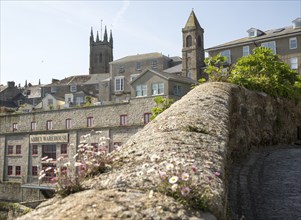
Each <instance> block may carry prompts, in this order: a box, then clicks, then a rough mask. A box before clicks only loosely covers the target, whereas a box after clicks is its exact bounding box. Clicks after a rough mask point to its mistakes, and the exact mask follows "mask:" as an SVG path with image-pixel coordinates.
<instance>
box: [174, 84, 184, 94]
mask: <svg viewBox="0 0 301 220" xmlns="http://www.w3.org/2000/svg"><path fill="white" fill-rule="evenodd" d="M173 94H174V95H176V96H181V95H182V86H180V85H178V84H177V85H174V86H173Z"/></svg>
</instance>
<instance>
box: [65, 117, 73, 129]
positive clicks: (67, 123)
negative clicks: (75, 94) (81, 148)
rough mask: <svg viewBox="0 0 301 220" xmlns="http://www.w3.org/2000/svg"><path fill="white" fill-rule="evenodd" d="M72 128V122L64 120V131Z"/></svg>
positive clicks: (68, 119)
mask: <svg viewBox="0 0 301 220" xmlns="http://www.w3.org/2000/svg"><path fill="white" fill-rule="evenodd" d="M71 127H72V120H71V119H70V118H67V119H66V129H70V128H71Z"/></svg>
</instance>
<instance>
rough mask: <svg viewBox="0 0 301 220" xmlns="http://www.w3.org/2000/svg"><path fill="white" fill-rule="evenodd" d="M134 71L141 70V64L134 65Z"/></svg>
mask: <svg viewBox="0 0 301 220" xmlns="http://www.w3.org/2000/svg"><path fill="white" fill-rule="evenodd" d="M136 70H141V63H140V62H137V63H136Z"/></svg>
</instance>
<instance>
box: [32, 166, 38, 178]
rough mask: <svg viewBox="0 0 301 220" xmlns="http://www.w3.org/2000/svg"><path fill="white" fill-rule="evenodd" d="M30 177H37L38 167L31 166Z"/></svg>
mask: <svg viewBox="0 0 301 220" xmlns="http://www.w3.org/2000/svg"><path fill="white" fill-rule="evenodd" d="M31 175H32V176H37V175H38V167H37V166H32V168H31Z"/></svg>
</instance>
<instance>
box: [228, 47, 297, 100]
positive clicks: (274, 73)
mask: <svg viewBox="0 0 301 220" xmlns="http://www.w3.org/2000/svg"><path fill="white" fill-rule="evenodd" d="M229 82H231V83H234V84H238V85H241V86H244V87H246V88H248V89H252V90H258V91H262V92H265V93H268V94H270V95H272V96H281V97H285V98H291V99H293V98H300V96H301V77H300V76H299V75H298V73H297V72H296V71H294V70H292V69H290V67H289V65H288V64H286V63H284V62H282V61H281V60H280V58H279V57H278V55H275V54H273V52H272V50H271V49H269V48H265V47H256V48H255V49H254V50H253V52H252V54H250V55H249V56H246V57H242V58H240V59H239V60H238V62H237V63H236V65H235V67H234V69H233V70H232V71H231V74H230V78H229Z"/></svg>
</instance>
